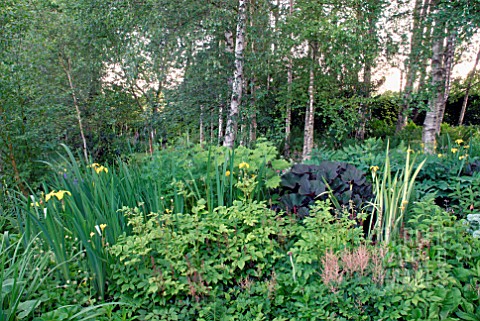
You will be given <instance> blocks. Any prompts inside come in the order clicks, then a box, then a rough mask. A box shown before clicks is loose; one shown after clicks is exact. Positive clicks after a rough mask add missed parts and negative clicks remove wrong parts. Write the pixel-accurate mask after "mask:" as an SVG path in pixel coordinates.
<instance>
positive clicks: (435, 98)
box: [422, 30, 445, 154]
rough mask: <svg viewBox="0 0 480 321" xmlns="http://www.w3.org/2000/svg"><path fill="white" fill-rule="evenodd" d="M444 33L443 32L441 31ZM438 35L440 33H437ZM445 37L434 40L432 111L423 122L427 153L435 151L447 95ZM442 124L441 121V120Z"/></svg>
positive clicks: (423, 138) (423, 135)
mask: <svg viewBox="0 0 480 321" xmlns="http://www.w3.org/2000/svg"><path fill="white" fill-rule="evenodd" d="M441 32H442V33H443V30H442V31H441ZM437 33H438V32H437ZM444 40H445V39H444V37H443V36H438V35H437V37H436V39H434V42H433V48H432V52H433V55H432V88H433V91H432V94H431V97H430V100H429V107H430V110H429V111H428V112H427V114H426V116H425V121H424V122H423V134H422V141H423V144H424V150H425V153H430V154H431V153H433V152H434V151H435V143H436V142H435V135H436V134H437V124H438V122H439V116H440V115H439V113H440V109H441V106H442V105H443V103H444V102H443V98H444V94H445V90H444V86H445V69H444V68H443V47H444V45H443V43H444ZM440 122H441V120H440Z"/></svg>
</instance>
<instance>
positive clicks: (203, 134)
mask: <svg viewBox="0 0 480 321" xmlns="http://www.w3.org/2000/svg"><path fill="white" fill-rule="evenodd" d="M203 110H204V107H203V105H200V124H199V125H200V128H199V131H200V135H199V136H200V145H202V146H203V144H205V128H204V124H203V118H204V114H203Z"/></svg>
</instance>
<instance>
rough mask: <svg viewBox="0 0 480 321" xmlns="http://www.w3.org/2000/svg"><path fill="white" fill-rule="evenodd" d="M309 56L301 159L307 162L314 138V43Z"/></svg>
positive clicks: (315, 47)
mask: <svg viewBox="0 0 480 321" xmlns="http://www.w3.org/2000/svg"><path fill="white" fill-rule="evenodd" d="M310 50H311V56H312V64H311V66H310V80H309V84H308V97H309V99H308V108H307V112H306V113H305V130H304V138H303V153H302V159H303V160H304V161H305V160H308V159H310V154H311V153H312V150H313V136H314V127H315V124H314V119H315V105H314V99H315V64H316V62H315V58H316V51H317V46H316V44H315V43H312V44H311V47H310Z"/></svg>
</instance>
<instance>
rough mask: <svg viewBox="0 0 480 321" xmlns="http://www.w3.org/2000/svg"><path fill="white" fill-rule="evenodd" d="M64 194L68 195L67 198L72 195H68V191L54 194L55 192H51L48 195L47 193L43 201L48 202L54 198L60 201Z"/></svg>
mask: <svg viewBox="0 0 480 321" xmlns="http://www.w3.org/2000/svg"><path fill="white" fill-rule="evenodd" d="M65 194H67V195H69V196H72V193H70V192H69V191H58V192H55V191H51V192H50V193H48V194H47V195H46V196H45V201H46V202H48V201H49V200H50V199H51V198H52V197H54V196H55V197H56V198H57V199H58V200H62V199H63V197H64V196H65Z"/></svg>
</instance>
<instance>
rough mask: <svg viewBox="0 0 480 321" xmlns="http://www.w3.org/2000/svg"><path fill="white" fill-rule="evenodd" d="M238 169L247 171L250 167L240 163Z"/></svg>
mask: <svg viewBox="0 0 480 321" xmlns="http://www.w3.org/2000/svg"><path fill="white" fill-rule="evenodd" d="M238 168H240V169H242V168H246V169H249V168H250V165H248V163H246V162H241V163H240V164H239V165H238Z"/></svg>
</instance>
